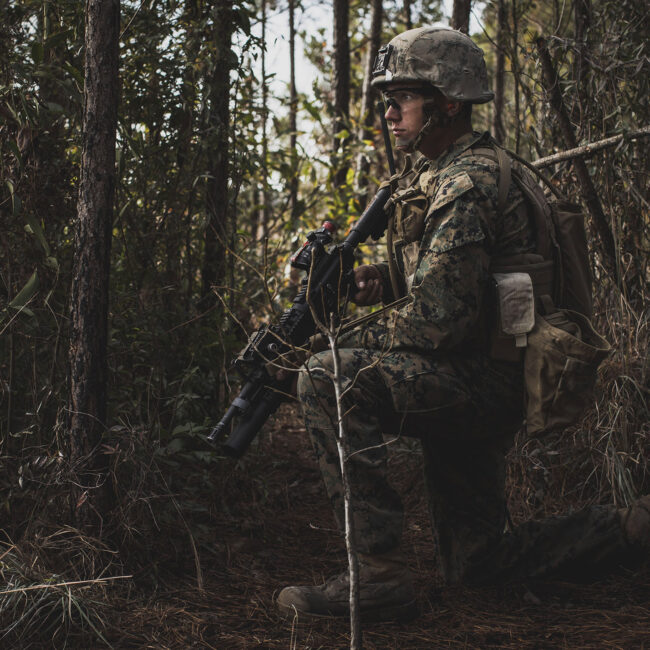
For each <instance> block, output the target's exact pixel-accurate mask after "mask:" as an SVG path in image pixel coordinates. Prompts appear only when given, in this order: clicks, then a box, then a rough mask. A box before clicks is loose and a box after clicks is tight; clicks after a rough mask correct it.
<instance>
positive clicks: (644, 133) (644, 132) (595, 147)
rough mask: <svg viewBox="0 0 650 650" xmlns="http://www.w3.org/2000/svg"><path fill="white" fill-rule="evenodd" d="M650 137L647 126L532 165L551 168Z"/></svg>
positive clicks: (561, 152)
mask: <svg viewBox="0 0 650 650" xmlns="http://www.w3.org/2000/svg"><path fill="white" fill-rule="evenodd" d="M648 136H650V126H645V127H643V128H642V129H639V130H638V131H630V132H629V133H619V134H618V135H613V136H612V137H611V138H605V139H604V140H598V141H597V142H590V143H589V144H584V145H581V146H580V147H576V148H575V149H568V150H567V151H560V152H559V153H555V154H553V155H551V156H545V157H544V158H538V159H537V160H535V161H534V162H533V163H532V164H533V166H535V167H539V168H543V167H550V166H551V165H555V164H556V163H559V162H563V161H565V160H571V159H573V158H584V157H586V156H591V155H592V154H594V153H596V152H597V151H601V150H602V149H608V148H609V147H613V146H614V145H617V144H618V143H619V142H622V141H623V140H636V139H637V138H647V137H648Z"/></svg>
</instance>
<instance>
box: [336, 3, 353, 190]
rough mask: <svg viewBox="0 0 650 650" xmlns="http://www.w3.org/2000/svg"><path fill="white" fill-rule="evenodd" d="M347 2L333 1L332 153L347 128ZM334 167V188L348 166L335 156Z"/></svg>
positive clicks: (348, 50)
mask: <svg viewBox="0 0 650 650" xmlns="http://www.w3.org/2000/svg"><path fill="white" fill-rule="evenodd" d="M349 13H350V3H349V0H334V78H333V86H334V146H333V150H334V152H336V151H339V150H340V149H342V148H343V144H344V143H343V142H341V138H339V137H338V134H339V133H341V131H344V130H345V129H346V128H347V127H348V121H349V117H350V39H349V35H348V30H349ZM333 158H334V159H333V163H334V165H335V166H336V171H335V172H334V186H335V187H340V186H341V185H343V184H344V183H345V179H346V177H347V173H348V165H347V164H343V163H342V162H341V161H340V160H339V159H338V158H337V156H334V157H333Z"/></svg>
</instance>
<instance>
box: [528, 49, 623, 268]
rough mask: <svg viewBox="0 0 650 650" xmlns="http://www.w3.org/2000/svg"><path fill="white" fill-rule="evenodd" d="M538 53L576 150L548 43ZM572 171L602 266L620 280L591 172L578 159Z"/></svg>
mask: <svg viewBox="0 0 650 650" xmlns="http://www.w3.org/2000/svg"><path fill="white" fill-rule="evenodd" d="M537 50H538V52H539V57H540V61H541V63H542V72H543V76H544V86H545V88H546V91H547V93H548V95H549V101H550V103H551V106H552V107H553V110H554V111H555V113H556V115H557V119H558V124H559V126H560V131H561V133H562V137H563V139H564V142H565V143H566V145H567V146H568V147H569V148H570V149H575V148H576V147H577V146H578V145H577V141H576V137H575V133H574V131H573V126H572V125H571V121H570V120H569V116H568V115H567V111H566V108H565V106H564V102H563V100H562V92H561V91H560V86H559V80H558V76H557V72H556V70H555V66H554V65H553V61H552V60H551V55H550V54H549V51H548V47H547V45H546V41H545V39H543V38H539V39H537ZM573 168H574V169H575V171H576V175H577V177H578V182H579V183H580V189H581V190H582V196H583V199H584V201H585V205H586V206H587V209H588V211H589V214H590V215H591V220H592V223H593V225H594V229H595V230H596V233H597V234H598V237H599V239H600V243H601V252H602V256H603V264H604V266H605V268H607V269H608V271H609V272H610V273H612V274H613V276H614V277H617V273H616V246H615V244H614V236H613V235H612V231H611V229H610V227H609V225H608V223H607V217H606V216H605V213H604V212H603V207H602V205H601V204H600V200H599V199H598V193H597V192H596V188H595V186H594V183H593V181H592V180H591V176H590V175H589V171H588V170H587V165H586V164H585V161H584V160H583V159H582V158H576V159H575V160H574V162H573Z"/></svg>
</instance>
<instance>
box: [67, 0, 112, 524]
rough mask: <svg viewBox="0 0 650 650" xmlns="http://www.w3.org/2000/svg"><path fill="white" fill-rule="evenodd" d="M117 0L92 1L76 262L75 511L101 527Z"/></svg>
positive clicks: (106, 499)
mask: <svg viewBox="0 0 650 650" xmlns="http://www.w3.org/2000/svg"><path fill="white" fill-rule="evenodd" d="M119 26H120V3H119V0H87V2H86V21H85V28H86V33H85V34H86V35H85V45H86V51H85V72H84V111H83V136H82V154H81V166H80V179H79V198H78V202H77V222H76V224H75V236H74V239H75V255H74V257H73V267H72V287H71V299H70V306H71V314H70V316H71V332H70V356H69V359H70V401H69V407H68V422H67V424H68V430H69V432H70V460H71V465H72V468H73V470H74V472H75V475H76V481H75V487H74V489H73V493H72V496H73V503H72V505H73V516H74V519H75V522H76V524H77V525H78V526H80V527H82V528H84V529H87V530H92V531H93V532H95V533H96V534H99V533H101V524H102V521H103V517H104V516H105V515H106V514H107V512H108V511H109V509H110V507H111V503H112V489H111V483H110V481H109V479H108V475H107V470H108V457H107V456H106V455H105V454H103V453H101V451H100V445H101V438H102V433H103V431H104V430H105V428H106V384H107V374H108V369H107V361H106V345H107V338H108V280H109V272H110V251H111V230H112V222H113V203H114V196H115V132H116V128H117V104H118V96H119V79H118V65H119V50H118V40H119Z"/></svg>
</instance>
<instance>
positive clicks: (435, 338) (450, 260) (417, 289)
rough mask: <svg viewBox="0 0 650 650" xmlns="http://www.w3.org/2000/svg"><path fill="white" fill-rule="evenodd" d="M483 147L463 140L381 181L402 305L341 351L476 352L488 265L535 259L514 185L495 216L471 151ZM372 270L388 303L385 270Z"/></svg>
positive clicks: (481, 166) (488, 163) (489, 181)
mask: <svg viewBox="0 0 650 650" xmlns="http://www.w3.org/2000/svg"><path fill="white" fill-rule="evenodd" d="M490 142H491V140H490V136H489V134H487V133H484V134H480V133H476V132H475V133H468V134H465V135H463V136H462V137H461V138H459V139H458V140H457V141H456V142H455V143H454V144H453V145H452V146H451V147H450V148H449V149H448V150H447V151H445V152H444V153H443V154H442V155H441V156H440V157H439V158H437V159H436V160H428V159H427V158H425V157H420V158H419V159H418V160H417V162H416V163H415V164H414V165H413V166H412V167H411V166H409V165H407V167H406V169H405V171H404V172H402V174H400V175H399V177H394V178H393V179H391V180H392V182H393V184H394V186H395V188H396V189H395V191H394V193H393V194H392V196H391V199H390V201H389V209H390V210H391V212H392V230H393V237H392V239H393V255H394V256H395V261H396V264H397V266H398V268H399V270H400V271H401V274H402V276H403V284H404V288H405V290H406V292H407V294H408V296H409V297H410V302H409V303H408V304H407V305H406V306H404V307H402V308H401V309H399V310H395V311H393V312H392V313H391V314H390V317H389V318H388V319H387V320H384V321H378V322H375V323H373V324H371V325H369V326H367V327H365V328H364V329H363V330H359V331H355V332H352V333H350V334H348V335H347V336H345V338H344V341H342V342H343V343H344V344H345V346H349V347H356V346H360V347H369V348H379V349H386V350H388V349H393V350H412V351H419V352H421V353H423V354H428V353H431V352H434V351H437V350H448V349H451V348H455V347H457V346H461V345H462V348H463V350H467V349H468V346H469V348H470V349H472V348H473V349H476V348H477V347H478V348H483V349H485V347H486V345H487V344H486V339H487V333H486V331H485V330H486V328H487V319H486V317H485V313H486V311H489V310H488V309H487V303H488V302H489V296H490V264H491V260H493V259H496V258H499V257H506V256H509V255H517V254H521V253H528V252H533V251H534V250H535V234H534V229H533V227H532V225H531V223H530V219H529V216H528V208H527V206H526V204H525V202H524V198H523V195H522V194H521V191H520V190H519V188H518V187H517V186H516V184H515V183H512V184H511V186H510V189H509V192H508V196H507V201H506V208H505V210H503V213H502V214H499V213H498V210H497V203H498V181H499V166H498V163H497V162H496V161H493V160H491V159H489V158H487V157H485V156H484V155H481V154H480V153H476V152H475V150H476V149H478V148H485V147H489V146H490ZM473 150H474V151H473ZM377 267H378V268H379V270H380V271H381V273H382V276H383V277H384V302H390V300H391V299H392V298H393V292H392V290H391V284H390V281H389V272H388V264H386V263H384V264H380V265H377Z"/></svg>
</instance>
